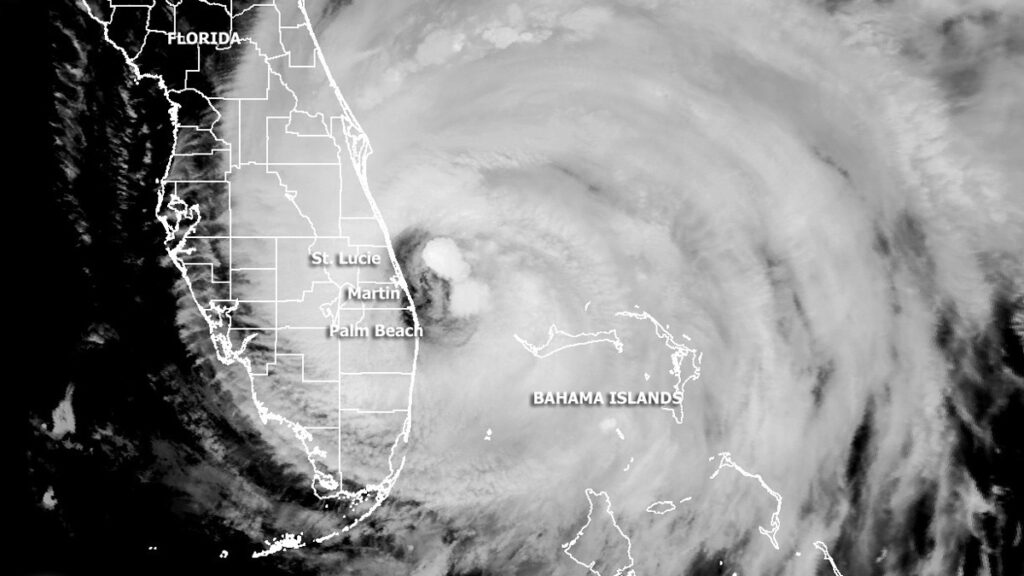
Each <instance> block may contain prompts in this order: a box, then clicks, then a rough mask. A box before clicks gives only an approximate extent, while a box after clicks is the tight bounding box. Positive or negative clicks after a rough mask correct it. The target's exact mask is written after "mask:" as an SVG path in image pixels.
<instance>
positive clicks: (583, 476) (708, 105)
mask: <svg viewBox="0 0 1024 576" xmlns="http://www.w3.org/2000/svg"><path fill="white" fill-rule="evenodd" d="M824 8H829V9H830V10H825V9H820V8H816V7H809V6H805V5H802V4H798V3H792V2H773V3H766V4H761V5H753V4H750V3H731V2H730V3H723V2H690V3H669V2H665V3H659V2H635V3H618V4H602V3H598V4H595V3H581V2H544V3H537V4H533V3H528V2H519V3H515V4H507V3H504V2H501V3H499V2H494V3H450V2H437V3H422V4H415V5H409V4H406V3H401V2H395V3H380V2H375V3H356V4H355V5H352V6H348V7H345V8H342V9H338V10H332V11H330V12H329V13H326V14H324V15H323V16H322V18H321V19H320V20H319V21H318V22H317V23H316V27H317V28H318V35H319V38H320V41H321V44H322V46H323V49H324V52H325V54H326V57H327V59H328V62H329V64H330V66H331V67H332V70H333V72H334V75H335V77H336V78H337V79H338V82H339V84H340V85H341V86H342V90H343V91H344V92H345V95H346V98H347V99H348V101H349V102H350V103H351V104H352V106H353V109H354V111H355V113H356V115H357V117H358V118H359V119H360V122H361V123H362V125H363V127H364V129H365V130H366V132H367V134H368V135H369V137H370V140H371V143H372V145H373V148H374V155H373V156H372V157H371V159H370V164H369V180H370V189H371V190H372V191H373V194H374V196H375V198H376V199H377V202H378V203H379V205H380V207H381V211H382V213H383V215H384V218H385V221H386V222H387V224H388V227H389V229H390V230H391V231H392V233H396V234H397V233H401V232H402V231H403V230H411V231H413V232H414V233H419V234H420V235H426V236H427V237H430V238H444V239H449V241H451V240H453V241H454V243H455V244H457V245H458V247H459V248H461V251H462V255H463V257H464V258H465V262H466V263H468V265H469V266H470V267H471V269H472V274H473V275H474V277H475V278H477V279H478V280H479V281H480V282H481V283H483V284H485V285H486V287H487V293H486V295H487V297H486V302H476V301H475V300H474V310H476V309H477V308H479V311H478V313H477V314H474V316H475V317H474V319H473V320H472V322H473V329H472V331H471V332H472V335H471V336H470V337H469V338H465V337H459V338H456V339H454V341H455V343H454V344H453V342H452V341H445V342H442V341H435V340H431V339H430V338H428V339H427V340H426V341H425V348H424V352H423V354H422V356H421V362H420V366H419V378H418V382H417V386H416V391H415V396H414V401H413V406H414V413H413V414H414V415H413V437H412V440H411V445H410V450H409V461H408V462H407V464H406V468H405V470H404V471H403V474H402V477H401V482H400V483H399V485H398V486H397V488H396V490H395V492H394V496H395V497H397V498H398V499H407V500H412V501H416V502H419V503H421V505H422V506H423V507H424V508H426V509H429V510H432V511H433V512H435V513H437V514H438V515H439V517H440V518H442V519H443V522H444V523H446V524H448V525H450V526H452V527H455V528H456V529H457V530H459V532H460V533H461V534H464V536H462V537H460V538H459V539H458V540H457V541H456V543H455V544H453V545H452V546H451V547H450V548H448V550H447V551H446V552H444V553H443V555H442V556H443V557H442V558H439V559H438V558H434V559H432V561H434V562H436V563H437V566H439V567H443V566H453V567H455V568H454V569H456V570H461V571H468V570H471V569H476V568H480V569H484V570H486V571H494V572H499V573H506V572H508V573H512V572H516V571H520V570H522V571H524V572H531V571H532V570H533V569H536V567H537V566H544V568H543V571H545V572H549V573H563V572H564V573H576V571H578V570H579V567H578V566H576V565H574V564H572V563H571V562H567V561H566V558H565V557H564V556H563V555H562V550H561V544H562V543H565V542H568V541H569V540H570V538H571V536H572V535H573V534H575V533H576V531H577V530H578V528H579V527H580V526H581V525H582V524H583V523H584V522H585V521H586V513H587V498H586V497H585V490H586V489H588V488H592V489H594V490H596V491H603V492H606V493H607V495H608V497H610V501H611V503H612V507H613V508H614V510H615V517H616V518H617V520H618V524H619V526H620V527H621V528H622V530H623V532H624V533H625V534H627V535H628V536H629V538H630V539H631V544H632V556H633V558H635V565H634V566H633V568H634V569H635V570H636V571H637V573H638V574H665V573H678V572H682V571H686V570H690V571H693V570H697V571H698V572H699V573H704V572H700V571H701V570H705V569H707V570H714V569H715V567H717V566H718V565H719V562H720V561H724V565H725V569H728V570H733V569H735V570H736V571H738V572H740V573H763V574H768V573H778V572H779V571H781V572H782V573H786V574H814V573H818V571H819V570H820V569H821V563H822V559H821V556H820V554H818V553H816V552H814V551H813V550H814V549H813V547H812V546H811V544H812V542H814V541H818V540H820V541H824V542H826V543H830V544H831V545H832V550H833V551H834V552H835V556H836V557H837V558H839V559H840V560H841V562H840V563H841V564H844V565H845V570H846V572H845V573H846V574H867V573H874V572H873V571H878V570H881V571H884V572H885V573H889V574H908V573H922V574H940V573H942V574H948V573H954V572H956V570H957V569H958V568H959V567H961V566H967V568H968V569H980V570H982V573H994V574H997V573H998V574H1002V573H1007V574H1008V573H1010V572H1007V571H1006V570H1007V569H1008V567H1006V566H999V561H1000V560H999V554H997V553H990V554H989V555H988V556H987V557H986V556H985V555H984V554H981V553H980V552H979V551H978V550H977V547H978V544H977V543H976V542H978V541H982V542H984V543H985V544H984V547H986V549H988V550H992V549H993V548H997V547H999V546H1000V545H1002V546H1009V545H1010V540H1011V539H1013V538H1014V534H1015V533H1016V534H1018V536H1016V538H1017V539H1018V540H1019V518H1016V519H1015V518H1009V517H1006V516H1004V510H1003V507H1004V506H1005V505H1006V504H1007V501H1006V499H1003V500H1001V499H1000V495H1001V494H1005V492H1004V491H1005V490H1007V489H1009V484H1007V482H1008V481H1009V480H1010V478H1011V477H1010V476H1008V474H1011V472H1009V471H1007V470H1003V469H1001V468H999V467H1000V466H1001V465H1004V464H1005V463H1003V462H1002V460H1001V459H1003V458H1009V457H1010V454H1013V451H1012V450H1009V451H1008V452H998V451H997V450H995V449H994V444H998V443H999V442H1004V441H1006V440H1007V437H1006V435H1007V434H1009V430H1008V429H1004V428H999V429H995V428H992V427H993V426H1002V427H1006V426H1009V423H1008V422H1000V423H997V422H996V421H994V420H988V414H989V413H988V410H993V411H994V412H999V409H991V408H986V407H984V405H990V404H995V405H999V406H1005V405H1006V404H1007V403H1010V404H1011V405H1016V406H1018V407H1016V408H1013V410H1017V411H1019V402H1020V394H1021V392H1020V377H1021V374H1020V372H1019V370H1020V365H1019V363H1018V364H1016V365H1013V364H1012V363H1010V362H1008V359H1010V358H1012V357H1013V354H1015V353H1019V352H1013V350H1018V351H1019V341H1016V342H1014V340H1015V337H1014V334H1013V332H1012V331H1010V330H1009V329H1008V328H1007V327H1008V326H1009V322H1010V319H1009V314H1010V310H1011V308H1012V306H1014V305H1017V306H1019V304H1020V302H1019V298H1020V290H1021V286H1022V284H1021V258H1020V251H1019V248H1020V246H1024V197H1022V196H1021V194H1020V190H1021V185H1022V183H1024V179H1022V178H1021V173H1020V171H1019V170H1020V169H1019V166H1017V165H1016V164H1015V163H1012V162H1010V161H1009V158H1011V157H1013V155H1014V153H1016V154H1017V155H1019V154H1020V153H1022V152H1024V147H1022V141H1021V138H1020V134H1021V125H1022V124H1021V116H1020V115H1021V108H1020V104H1019V95H1020V93H1021V86H1022V79H1021V74H1022V68H1021V59H1020V54H1021V41H1022V39H1021V37H1020V32H1019V29H1020V27H1019V26H1018V25H1019V24H1020V22H1021V14H1020V13H1012V12H1009V13H1008V12H1004V11H1003V10H1002V9H1001V7H1000V6H997V5H994V4H993V5H991V6H982V5H978V6H974V7H968V8H965V7H963V6H960V5H956V6H954V5H952V4H950V5H948V6H942V5H928V6H923V5H922V6H916V5H909V4H908V5H901V6H898V7H892V8H887V7H882V8H875V7H869V6H861V5H859V4H856V3H853V4H837V5H830V6H826V7H824ZM261 24H262V25H269V24H268V23H258V24H257V25H261ZM993 39H996V40H993ZM253 69H257V70H258V66H254V67H253ZM246 70H247V68H246V66H245V65H242V66H240V67H239V71H240V72H239V74H240V75H244V74H245V71H246ZM967 78H971V79H970V80H968V79H967ZM286 80H288V81H289V83H291V82H292V79H288V78H287V77H286ZM234 81H235V82H238V83H240V84H243V85H244V84H245V82H246V79H245V78H244V76H243V77H241V78H238V77H236V78H235V80H234ZM295 81H301V80H300V79H295ZM967 84H969V85H967ZM305 89H307V90H308V91H309V93H310V94H315V95H316V97H318V98H323V99H329V98H331V97H332V94H331V93H330V91H329V90H327V89H326V87H324V86H315V85H312V86H306V87H305ZM1014 95H1016V97H1017V98H1016V100H1014V97H1015V96H1014ZM266 217H267V219H268V220H273V219H274V218H275V217H277V215H275V214H267V215H266ZM268 225H269V224H268ZM441 282H442V280H441V279H440V278H438V279H436V281H435V283H434V284H435V285H436V284H438V283H441ZM441 292H442V293H443V292H444V290H441ZM449 292H450V290H449ZM449 296H451V294H449ZM442 298H443V295H442ZM1015 299H1016V300H1015ZM434 300H435V301H436V300H437V298H436V297H435V298H434ZM588 302H589V303H590V304H589V305H587V308H586V310H585V309H584V305H585V303H588ZM634 306H639V307H640V309H642V310H645V311H647V312H649V313H650V314H651V315H652V316H653V317H654V318H657V319H658V320H659V321H660V322H662V323H663V324H666V325H668V326H669V327H670V331H671V332H673V333H675V334H676V335H677V337H678V336H679V335H681V334H683V333H685V334H686V335H688V336H689V337H690V338H691V339H692V345H693V346H695V347H696V348H698V349H699V350H700V351H701V352H702V353H703V373H702V376H701V378H700V379H699V380H696V381H694V382H693V384H692V385H691V386H690V387H689V388H688V395H687V397H686V405H685V410H686V419H685V422H683V423H682V424H677V423H676V422H674V421H673V420H672V418H671V417H670V415H668V414H667V413H664V412H660V411H657V410H653V409H642V408H612V407H605V408H551V407H543V408H542V407H534V406H531V405H530V401H529V397H530V394H531V393H532V392H533V391H569V390H580V391H584V390H591V391H609V390H623V389H626V390H646V389H667V388H668V387H670V384H669V383H668V378H670V375H668V374H667V372H668V370H669V368H671V363H670V358H669V356H670V353H669V352H670V351H668V350H666V348H665V346H664V345H663V343H662V342H661V341H660V340H659V339H658V337H657V335H656V333H655V330H654V328H653V326H652V325H651V324H650V323H647V322H637V321H636V320H635V319H630V318H624V317H617V316H615V313H616V312H619V311H622V310H631V309H634ZM1018 314H1019V312H1018ZM1017 321H1018V322H1019V316H1018V320H1017ZM452 322H454V321H452ZM1000 322H1002V325H1001V326H1002V328H1001V327H1000V324H999V323H1000ZM552 323H554V324H557V325H558V326H560V327H564V328H565V329H568V330H570V331H576V332H582V331H599V330H609V329H615V330H616V331H617V334H618V335H619V336H620V337H621V338H622V342H623V344H624V351H623V352H622V354H616V353H614V351H613V350H612V349H611V348H610V347H606V346H599V345H595V346H590V347H586V348H582V349H579V350H571V351H566V352H563V353H560V354H558V355H555V356H552V357H551V358H547V359H544V360H539V359H538V358H536V357H534V356H532V355H530V354H527V353H524V351H523V350H522V347H521V346H520V345H519V344H518V343H517V342H516V340H515V339H514V338H513V334H517V335H520V336H523V337H525V338H527V339H529V340H531V341H536V342H543V340H544V337H545V335H546V333H547V328H548V326H549V325H550V324H552ZM441 325H442V326H443V322H442V324H441ZM1018 330H1019V329H1018ZM437 332H438V331H435V336H437V338H438V339H440V340H443V336H441V335H438V333H437ZM1018 336H1019V334H1018ZM1004 339H1005V340H1006V341H1005V342H1004ZM449 340H451V339H449ZM1001 346H1006V351H1005V352H1002V351H1001V348H1000V347H1001ZM1014 346H1017V348H1014ZM1002 362H1007V364H1006V365H1004V364H1003V363H1002ZM1015 370H1016V372H1015ZM645 372H646V373H648V376H650V375H654V376H653V380H651V381H649V382H648V381H646V380H644V379H643V375H644V373H645ZM979 397H980V398H984V400H981V399H979ZM1005 409H1006V410H1009V409H1010V408H1005ZM608 418H612V419H613V420H614V425H612V426H609V425H604V426H602V421H606V420H607V419H608ZM613 428H617V429H619V430H620V431H621V432H622V433H623V435H624V437H625V438H624V439H622V440H620V439H619V438H618V437H616V434H615V433H614V432H613ZM485 431H487V433H486V434H485ZM491 431H493V438H492V437H491ZM485 438H486V439H485ZM287 442H288V440H287V438H283V439H282V440H281V447H282V450H285V451H287V450H288V447H287ZM965 443H966V444H970V445H971V446H970V447H966V446H965V445H964V444H965ZM343 450H344V451H345V453H346V454H350V455H351V458H353V459H356V460H358V457H359V456H358V454H359V452H360V449H359V447H358V446H351V447H348V448H343ZM720 452H730V453H731V454H732V458H733V459H734V460H735V462H736V464H738V465H740V466H741V467H742V468H743V469H744V470H747V471H750V472H752V473H756V474H760V475H761V476H762V477H763V478H764V480H765V482H766V483H767V484H768V485H770V487H771V489H773V490H775V491H776V492H777V493H778V494H779V495H781V497H782V498H783V504H782V507H781V515H780V518H781V529H780V530H779V531H778V533H777V538H778V542H779V544H780V549H779V550H775V549H774V548H773V547H772V546H771V545H770V544H771V543H770V541H769V540H768V539H766V538H762V537H760V536H759V535H758V532H757V527H758V526H769V517H770V515H771V513H772V511H773V510H774V509H775V505H776V501H775V500H774V499H773V498H772V497H771V495H770V494H768V493H767V492H766V491H765V490H764V489H763V488H762V487H761V486H760V485H759V484H758V483H757V482H756V481H753V480H751V479H750V478H746V477H744V476H743V475H742V474H738V473H731V474H730V471H723V472H722V474H721V475H720V476H718V477H717V478H716V480H715V481H709V476H710V475H711V474H712V473H713V472H714V471H715V461H710V462H709V458H712V457H714V456H715V455H716V454H718V453H720ZM981 454H987V455H988V456H982V455H981ZM1017 454H1018V455H1019V452H1017ZM987 457H991V458H992V460H991V461H988V460H986V463H985V464H984V466H992V467H995V468H994V469H993V470H994V471H989V472H986V473H983V474H982V476H985V479H984V480H980V479H979V478H978V477H976V476H975V475H974V474H975V473H976V470H975V469H973V468H972V465H974V464H975V463H973V462H972V459H974V458H987ZM343 460H344V458H343ZM624 468H626V470H625V471H624ZM999 470H1002V471H999ZM366 480H368V479H364V481H366ZM691 496H692V497H693V500H692V501H688V502H686V503H685V504H680V506H679V508H678V510H675V511H673V512H672V513H671V514H667V515H652V514H651V513H648V512H647V511H646V509H647V507H648V506H649V505H650V504H651V503H652V502H655V501H662V500H670V501H672V500H675V501H678V500H680V499H683V498H686V497H691ZM1017 498H1019V496H1016V495H1015V496H1012V497H1010V498H1009V499H1010V500H1012V501H1016V499H1017ZM1015 523H1016V524H1015ZM983 526H985V527H984V528H983ZM989 526H991V527H989ZM592 530H593V531H594V533H598V532H597V531H598V530H603V531H604V533H603V534H600V533H598V534H599V537H600V538H603V539H605V540H606V541H607V543H608V546H609V547H610V548H609V550H610V552H609V553H614V552H612V551H611V550H614V544H615V543H616V542H617V539H616V533H615V527H614V526H613V525H612V524H611V523H608V524H607V525H604V526H598V525H596V524H595V526H594V527H592ZM592 537H597V536H593V535H592ZM972 542H973V544H972ZM997 542H1000V543H1001V544H997ZM972 546H973V547H974V548H972ZM1014 546H1019V542H1018V543H1017V544H1014ZM798 552H800V554H797V553H798ZM432 553H436V551H434V552H432ZM979 562H980V563H981V565H982V566H983V568H971V563H974V565H975V566H977V564H978V563H979ZM624 564H625V561H624V562H623V563H622V564H620V566H621V565H624ZM609 565H612V566H614V565H615V562H614V561H611V562H610V564H609ZM531 567H534V568H531ZM705 567H706V568H705ZM441 569H442V570H444V569H447V568H441ZM985 571H988V572H985Z"/></svg>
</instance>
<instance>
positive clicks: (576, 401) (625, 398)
mask: <svg viewBox="0 0 1024 576" xmlns="http://www.w3.org/2000/svg"><path fill="white" fill-rule="evenodd" d="M682 401H683V394H682V392H666V391H661V392H654V391H648V392H636V391H632V390H628V391H627V390H618V391H613V392H594V391H559V392H533V394H532V395H531V397H530V404H531V405H533V406H605V405H607V406H671V405H678V404H681V403H682Z"/></svg>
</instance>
